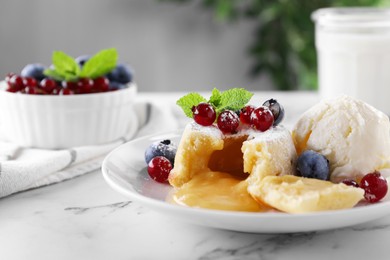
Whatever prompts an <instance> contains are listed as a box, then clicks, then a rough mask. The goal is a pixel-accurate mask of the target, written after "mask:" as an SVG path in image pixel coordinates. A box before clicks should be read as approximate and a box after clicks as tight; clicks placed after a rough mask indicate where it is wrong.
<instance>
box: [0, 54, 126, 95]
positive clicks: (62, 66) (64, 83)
mask: <svg viewBox="0 0 390 260" xmlns="http://www.w3.org/2000/svg"><path fill="white" fill-rule="evenodd" d="M117 60H118V53H117V51H116V49H114V48H111V49H105V50H102V51H100V52H98V53H96V54H95V55H93V56H88V55H83V56H80V57H77V58H76V59H74V58H72V57H71V56H69V55H67V54H66V53H64V52H62V51H54V52H53V55H52V62H53V64H52V65H51V66H50V67H49V68H46V67H45V66H44V65H42V64H28V65H26V66H25V67H24V68H23V70H22V71H21V73H20V75H18V74H15V73H8V74H7V76H6V77H5V82H6V83H7V85H8V86H7V89H6V91H8V92H14V93H15V92H18V93H24V94H33V95H34V94H36V95H72V94H89V93H99V92H107V91H113V90H117V89H122V88H126V87H127V85H126V84H127V83H129V82H131V81H132V72H131V70H130V68H129V67H128V66H127V65H125V64H117Z"/></svg>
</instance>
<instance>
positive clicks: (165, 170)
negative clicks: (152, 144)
mask: <svg viewBox="0 0 390 260" xmlns="http://www.w3.org/2000/svg"><path fill="white" fill-rule="evenodd" d="M171 170H172V164H171V162H170V161H169V160H168V159H167V158H165V157H164V156H156V157H153V159H152V160H150V161H149V163H148V173H149V176H150V177H151V178H152V179H153V180H155V181H157V182H161V183H164V182H167V180H168V176H169V173H170V172H171Z"/></svg>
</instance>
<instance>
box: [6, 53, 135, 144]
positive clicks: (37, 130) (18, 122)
mask: <svg viewBox="0 0 390 260" xmlns="http://www.w3.org/2000/svg"><path fill="white" fill-rule="evenodd" d="M52 60H53V65H51V66H50V67H49V68H46V67H45V66H44V65H41V64H29V65H27V66H25V67H24V68H23V70H22V71H21V73H20V74H16V73H9V74H7V75H6V77H5V80H4V81H2V82H1V83H0V130H1V132H2V136H1V137H2V139H4V140H6V141H9V142H12V143H15V144H18V145H20V146H24V147H36V148H45V149H61V148H69V147H75V146H83V145H96V144H104V143H108V142H111V141H114V140H117V139H120V138H121V137H123V136H125V135H129V134H131V132H135V130H136V128H137V125H138V121H137V118H136V115H135V112H134V108H133V105H134V102H135V97H136V92H137V87H136V84H135V83H134V82H133V73H132V71H131V70H130V68H129V67H128V66H127V65H125V64H117V60H118V53H117V51H116V50H115V49H106V50H102V51H100V52H98V53H97V54H95V55H93V56H80V57H78V58H76V59H74V58H72V57H70V56H68V55H67V54H65V53H64V52H61V51H55V52H54V53H53V57H52Z"/></svg>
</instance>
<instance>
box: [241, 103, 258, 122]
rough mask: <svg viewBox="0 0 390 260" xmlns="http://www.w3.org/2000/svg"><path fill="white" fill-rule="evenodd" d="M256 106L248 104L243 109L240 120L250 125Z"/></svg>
mask: <svg viewBox="0 0 390 260" xmlns="http://www.w3.org/2000/svg"><path fill="white" fill-rule="evenodd" d="M255 109H256V108H255V107H254V106H250V105H249V106H246V107H244V108H243V109H241V113H240V120H241V122H242V123H244V124H248V125H250V123H251V114H252V112H253V110H255Z"/></svg>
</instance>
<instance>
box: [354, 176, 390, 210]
mask: <svg viewBox="0 0 390 260" xmlns="http://www.w3.org/2000/svg"><path fill="white" fill-rule="evenodd" d="M360 188H362V189H363V190H364V198H365V199H366V200H367V201H368V202H371V203H374V202H378V201H380V200H381V199H383V198H384V197H385V196H386V193H387V189H388V188H387V181H386V179H385V178H383V176H382V175H381V174H380V173H379V172H377V171H376V172H373V173H368V174H366V175H365V176H364V177H363V178H362V179H361V181H360Z"/></svg>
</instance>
